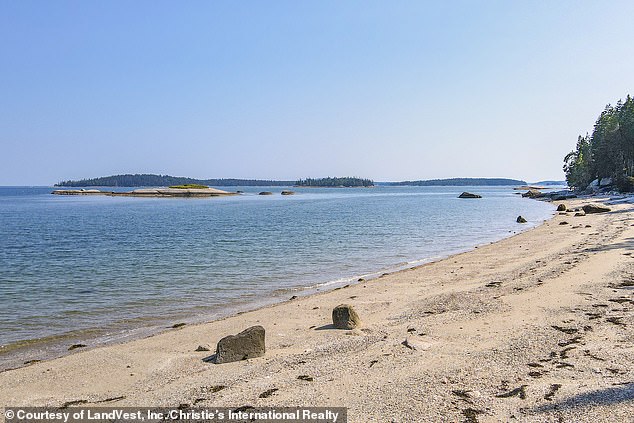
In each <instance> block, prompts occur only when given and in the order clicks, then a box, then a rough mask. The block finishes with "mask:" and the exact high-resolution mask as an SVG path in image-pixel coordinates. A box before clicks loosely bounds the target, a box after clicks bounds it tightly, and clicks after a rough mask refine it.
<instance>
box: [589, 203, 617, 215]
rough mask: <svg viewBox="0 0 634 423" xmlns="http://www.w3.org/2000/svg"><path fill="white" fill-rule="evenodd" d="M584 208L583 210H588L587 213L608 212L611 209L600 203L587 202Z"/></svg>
mask: <svg viewBox="0 0 634 423" xmlns="http://www.w3.org/2000/svg"><path fill="white" fill-rule="evenodd" d="M582 208H583V211H584V212H586V214H591V213H607V212H609V211H610V210H611V209H610V208H609V207H605V206H601V205H599V204H586V205H585V206H583V207H582Z"/></svg>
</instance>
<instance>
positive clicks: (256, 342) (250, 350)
mask: <svg viewBox="0 0 634 423" xmlns="http://www.w3.org/2000/svg"><path fill="white" fill-rule="evenodd" d="M264 336H265V331H264V328H263V327H262V326H251V327H250V328H248V329H245V330H243V331H242V332H240V333H239V334H237V335H229V336H225V337H224V338H222V339H221V340H220V341H218V345H217V347H216V357H215V359H214V362H215V363H216V364H223V363H231V362H233V361H241V360H248V359H249V358H255V357H261V356H263V355H264V353H265V352H266V347H265V342H264Z"/></svg>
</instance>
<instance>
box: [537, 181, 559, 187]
mask: <svg viewBox="0 0 634 423" xmlns="http://www.w3.org/2000/svg"><path fill="white" fill-rule="evenodd" d="M532 185H545V186H553V185H563V186H566V185H567V182H566V181H539V182H533V184H532Z"/></svg>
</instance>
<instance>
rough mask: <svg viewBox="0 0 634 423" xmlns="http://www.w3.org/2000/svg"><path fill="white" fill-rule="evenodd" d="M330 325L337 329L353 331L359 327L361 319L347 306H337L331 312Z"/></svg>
mask: <svg viewBox="0 0 634 423" xmlns="http://www.w3.org/2000/svg"><path fill="white" fill-rule="evenodd" d="M332 324H333V325H334V326H335V328H337V329H354V328H356V327H358V326H361V319H360V318H359V315H358V314H357V312H356V311H354V308H352V306H351V305H349V304H339V305H338V306H337V307H335V308H334V309H333V310H332Z"/></svg>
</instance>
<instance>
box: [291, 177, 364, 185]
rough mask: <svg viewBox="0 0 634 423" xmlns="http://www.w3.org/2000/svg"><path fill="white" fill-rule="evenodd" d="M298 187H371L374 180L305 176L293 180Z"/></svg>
mask: <svg viewBox="0 0 634 423" xmlns="http://www.w3.org/2000/svg"><path fill="white" fill-rule="evenodd" d="M295 186H298V187H373V186H374V181H373V180H371V179H362V178H355V177H344V178H330V177H328V178H306V179H300V180H298V181H296V182H295Z"/></svg>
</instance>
